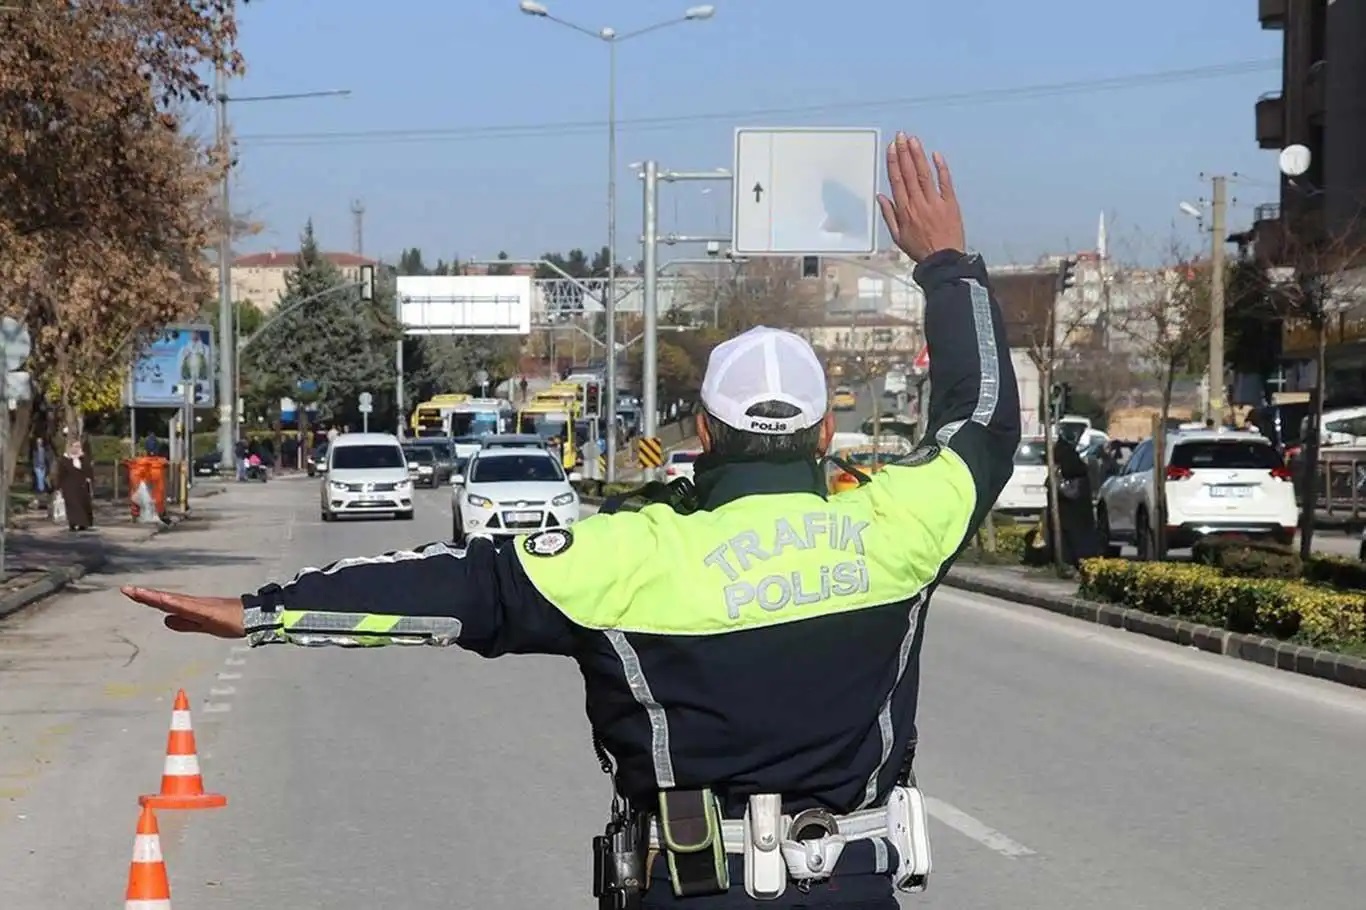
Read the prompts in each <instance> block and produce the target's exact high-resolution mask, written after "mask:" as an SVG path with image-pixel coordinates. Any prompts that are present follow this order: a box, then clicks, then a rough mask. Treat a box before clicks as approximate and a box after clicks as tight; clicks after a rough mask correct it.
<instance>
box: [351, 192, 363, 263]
mask: <svg viewBox="0 0 1366 910" xmlns="http://www.w3.org/2000/svg"><path fill="white" fill-rule="evenodd" d="M351 230H352V237H351V245H352V247H353V252H355V254H356V255H357V256H363V255H364V254H365V203H364V202H361V201H360V200H359V199H353V200H351Z"/></svg>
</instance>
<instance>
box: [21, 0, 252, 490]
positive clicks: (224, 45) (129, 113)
mask: <svg viewBox="0 0 1366 910" xmlns="http://www.w3.org/2000/svg"><path fill="white" fill-rule="evenodd" d="M234 7H235V3H234V0H141V2H138V3H127V2H124V0H80V2H76V3H61V4H57V3H31V4H24V5H22V6H20V7H6V8H5V9H4V10H3V11H0V157H3V162H4V163H3V165H0V310H3V312H4V313H5V314H6V315H10V316H13V317H14V318H16V319H18V320H19V321H21V322H22V323H24V324H25V325H26V326H27V327H28V329H29V332H30V334H31V335H32V337H33V353H32V355H31V356H30V358H29V361H28V363H27V365H26V366H27V369H28V370H29V372H30V373H31V374H32V377H33V389H34V393H35V397H36V399H37V400H36V401H35V402H34V403H33V407H32V413H36V414H40V415H46V416H47V417H48V418H49V421H50V425H49V426H47V427H40V428H39V429H40V431H45V432H47V433H49V434H55V433H56V431H57V430H59V429H63V428H64V429H66V430H67V431H69V432H74V431H78V430H79V426H80V421H81V415H80V407H79V405H80V401H81V399H82V397H85V396H87V395H89V394H90V393H91V392H92V390H101V389H103V386H106V385H108V383H109V377H110V376H111V375H114V376H118V375H121V374H122V373H123V371H124V369H125V367H126V364H127V363H128V362H129V359H130V357H131V356H132V355H133V353H134V352H135V351H136V349H137V348H138V347H139V346H140V345H141V344H142V343H143V340H144V339H145V338H146V337H147V336H148V334H149V333H150V332H151V331H153V330H155V329H157V328H159V327H161V326H164V325H166V324H167V323H171V322H174V321H176V320H178V319H181V318H184V317H186V316H188V315H190V314H192V313H194V312H195V311H196V310H198V309H199V308H200V306H201V305H202V304H203V302H204V300H205V299H206V298H207V297H208V296H209V295H210V294H211V293H212V287H211V283H210V278H209V274H208V268H207V265H206V261H205V258H204V251H205V250H206V249H207V248H208V247H209V246H210V244H211V242H212V240H213V238H214V235H215V233H216V232H217V230H218V225H219V222H220V220H221V216H220V213H219V212H218V211H217V210H216V208H215V201H216V200H215V192H214V191H215V187H216V182H217V180H218V178H219V177H220V175H221V173H222V168H223V167H224V166H225V162H224V161H222V160H221V159H220V157H219V156H217V155H216V153H215V150H214V149H212V148H209V147H206V146H205V145H204V143H203V142H202V141H200V140H199V139H198V138H196V137H195V136H193V135H192V134H191V133H190V132H189V131H188V130H187V129H185V128H184V126H185V124H186V122H187V121H188V120H189V119H190V118H191V117H192V116H193V114H194V113H196V111H197V109H198V108H199V107H201V106H202V105H205V104H207V103H208V102H210V101H211V96H210V88H209V86H208V85H207V84H206V82H205V79H204V74H205V73H206V72H211V71H212V69H213V67H214V66H215V65H218V64H222V65H224V66H225V67H226V68H227V69H228V71H229V72H231V73H234V74H235V73H237V72H239V71H240V70H241V58H240V56H239V55H238V53H237V52H236V50H235V37H236V26H235V20H234ZM29 418H30V411H29V409H23V410H21V411H20V414H19V417H18V420H17V424H18V425H16V426H14V427H13V430H14V431H16V435H15V436H14V437H13V438H25V437H26V436H27V433H28V429H29V427H28V423H29ZM11 464H12V462H11ZM11 469H12V468H11Z"/></svg>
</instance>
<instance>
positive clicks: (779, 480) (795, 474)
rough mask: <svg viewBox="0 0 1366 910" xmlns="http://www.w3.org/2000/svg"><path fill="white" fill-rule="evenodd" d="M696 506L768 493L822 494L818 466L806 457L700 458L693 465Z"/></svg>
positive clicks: (715, 505)
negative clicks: (777, 458)
mask: <svg viewBox="0 0 1366 910" xmlns="http://www.w3.org/2000/svg"><path fill="white" fill-rule="evenodd" d="M694 472H695V473H694V477H695V482H696V485H697V499H698V505H699V506H700V507H701V508H702V509H716V508H720V507H721V506H723V505H726V504H727V503H729V502H733V501H734V500H736V499H739V498H740V497H742V496H754V495H763V494H770V493H815V494H816V495H818V496H820V497H822V498H824V497H825V495H826V489H825V475H824V472H823V471H822V470H821V467H820V463H819V462H817V461H814V460H812V459H809V458H801V459H794V460H787V461H774V460H773V459H772V458H764V459H753V460H747V459H735V458H726V459H720V458H716V457H714V456H712V455H710V454H706V453H704V454H703V455H701V456H700V457H699V458H698V459H697V462H696V465H695V466H694Z"/></svg>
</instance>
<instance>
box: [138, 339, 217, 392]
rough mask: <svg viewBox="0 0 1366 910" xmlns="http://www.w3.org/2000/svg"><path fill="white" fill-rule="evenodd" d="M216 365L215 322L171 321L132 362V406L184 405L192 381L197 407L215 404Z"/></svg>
mask: <svg viewBox="0 0 1366 910" xmlns="http://www.w3.org/2000/svg"><path fill="white" fill-rule="evenodd" d="M215 367H216V363H215V360H214V346H213V327H212V326H209V325H168V326H166V328H164V329H162V330H161V331H160V332H157V333H156V334H155V335H154V336H153V337H152V339H151V341H150V342H149V343H148V344H147V346H146V347H145V348H143V350H142V353H141V355H140V356H139V357H138V358H137V360H136V361H135V362H134V363H133V381H132V393H133V395H132V398H133V402H132V403H133V406H134V407H138V408H180V407H184V405H185V386H186V385H187V384H189V385H193V387H194V404H195V407H197V408H212V407H215V406H216V404H217V396H216V395H215V391H216V377H215V373H214V370H215Z"/></svg>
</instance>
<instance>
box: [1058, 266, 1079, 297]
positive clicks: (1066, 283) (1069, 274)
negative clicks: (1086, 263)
mask: <svg viewBox="0 0 1366 910" xmlns="http://www.w3.org/2000/svg"><path fill="white" fill-rule="evenodd" d="M1076 284H1077V260H1075V259H1064V260H1063V261H1062V262H1059V263H1058V293H1059V294H1061V293H1063V292H1064V291H1066V290H1067V289H1068V288H1070V287H1075V286H1076Z"/></svg>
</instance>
